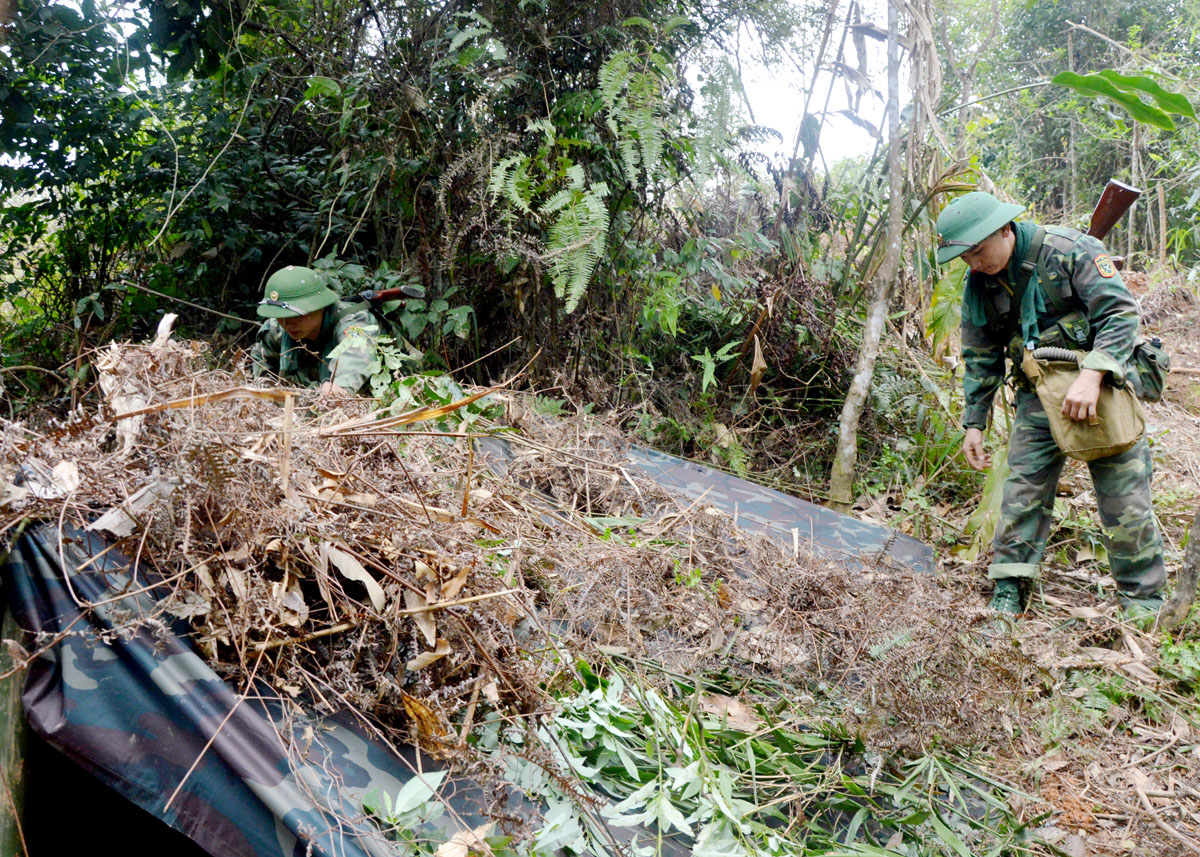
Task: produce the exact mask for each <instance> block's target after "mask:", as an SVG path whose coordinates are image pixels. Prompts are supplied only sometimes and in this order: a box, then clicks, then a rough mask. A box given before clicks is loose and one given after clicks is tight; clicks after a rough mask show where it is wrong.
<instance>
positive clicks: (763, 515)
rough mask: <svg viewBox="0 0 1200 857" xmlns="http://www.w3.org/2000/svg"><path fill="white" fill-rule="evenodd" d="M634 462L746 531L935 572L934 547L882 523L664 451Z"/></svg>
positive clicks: (640, 454) (633, 455) (825, 552)
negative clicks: (861, 518) (728, 518)
mask: <svg viewBox="0 0 1200 857" xmlns="http://www.w3.org/2000/svg"><path fill="white" fill-rule="evenodd" d="M627 455H628V456H629V460H630V461H632V462H633V463H634V464H635V465H637V467H638V469H640V470H641V471H642V472H643V473H645V474H646V476H648V477H649V478H651V479H653V480H654V481H655V482H657V483H658V484H659V485H661V486H663V487H664V488H669V489H672V490H675V491H679V492H680V493H682V494H683V495H684V496H686V497H688V498H689V499H691V500H696V499H698V498H700V497H703V498H704V500H705V502H707V503H709V504H711V505H713V506H715V507H716V508H718V509H720V510H722V511H723V512H727V513H728V514H730V515H733V516H735V518H736V519H737V522H738V525H739V526H740V527H742V528H743V529H744V530H746V531H747V532H761V533H763V534H764V535H767V536H770V537H771V538H774V539H778V540H781V541H783V542H785V543H787V544H791V543H793V541H794V542H795V543H796V544H798V546H799V547H803V548H807V549H809V550H811V551H812V552H813V553H815V554H818V555H821V556H828V557H832V558H840V559H843V560H846V561H848V562H856V561H858V560H862V559H868V558H869V559H871V560H873V561H875V562H881V563H887V564H888V565H891V566H893V567H896V568H903V569H908V570H910V571H916V572H919V573H921V574H933V572H934V570H935V569H936V565H937V563H936V559H935V558H934V555H933V548H931V547H930V546H929V545H927V544H925V543H924V542H920V541H917V540H916V539H914V538H912V537H911V536H906V535H903V534H902V533H898V532H896V531H895V530H892V529H888V528H887V527H885V526H882V525H880V524H872V523H869V522H867V521H861V520H859V519H858V518H854V517H851V516H850V515H843V514H842V513H840V512H835V511H833V510H832V509H826V508H825V507H824V506H818V505H817V504H815V503H809V502H808V501H807V500H801V499H800V498H799V497H793V496H791V495H790V494H784V493H783V492H782V491H776V490H774V489H772V488H764V487H763V486H761V485H756V484H755V483H753V482H750V481H748V480H746V479H739V478H738V477H736V476H730V475H729V474H728V473H722V472H721V471H719V470H714V469H713V468H711V467H705V466H704V465H703V464H697V463H695V462H693V461H686V460H684V459H682V458H677V457H675V456H674V455H668V454H667V453H665V452H659V451H658V450H655V449H646V448H645V447H638V446H631V447H629V449H628V450H627Z"/></svg>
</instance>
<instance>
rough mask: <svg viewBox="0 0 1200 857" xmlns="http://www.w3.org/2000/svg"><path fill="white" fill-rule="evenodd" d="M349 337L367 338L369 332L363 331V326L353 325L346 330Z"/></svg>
mask: <svg viewBox="0 0 1200 857" xmlns="http://www.w3.org/2000/svg"><path fill="white" fill-rule="evenodd" d="M346 335H347V336H366V335H367V332H366V331H365V330H363V328H362V325H361V324H352V325H350V326H349V327H347V328H346Z"/></svg>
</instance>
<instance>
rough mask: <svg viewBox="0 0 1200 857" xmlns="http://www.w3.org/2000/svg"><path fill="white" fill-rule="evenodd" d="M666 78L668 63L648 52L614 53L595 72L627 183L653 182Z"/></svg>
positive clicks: (660, 142)
mask: <svg viewBox="0 0 1200 857" xmlns="http://www.w3.org/2000/svg"><path fill="white" fill-rule="evenodd" d="M632 20H633V21H639V20H641V19H632ZM671 75H672V69H671V62H670V60H669V59H667V57H666V56H665V55H664V54H662V53H660V52H659V51H656V50H654V49H652V48H647V49H645V50H642V51H640V52H634V51H618V52H617V53H615V54H613V56H612V57H610V58H609V60H608V62H606V63H605V64H604V65H603V66H602V67H601V69H600V97H601V99H602V100H603V101H604V107H605V110H606V119H605V121H606V124H607V125H608V129H609V131H611V132H612V135H613V137H614V139H615V140H616V144H617V151H618V153H619V154H620V156H621V167H622V169H623V171H624V173H625V179H626V180H627V181H628V182H629V183H630V184H632V185H638V184H641V182H642V181H643V180H644V181H645V182H646V184H653V182H654V179H655V176H656V174H657V172H658V169H659V166H660V162H661V161H662V153H663V146H664V143H665V141H666V128H665V125H664V123H663V119H662V116H661V114H662V112H663V110H662V106H663V90H664V89H665V86H666V84H667V82H668V81H670V79H671Z"/></svg>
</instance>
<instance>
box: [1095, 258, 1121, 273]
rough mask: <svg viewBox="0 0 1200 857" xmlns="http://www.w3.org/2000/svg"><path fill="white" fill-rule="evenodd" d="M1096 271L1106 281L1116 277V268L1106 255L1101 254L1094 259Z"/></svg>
mask: <svg viewBox="0 0 1200 857" xmlns="http://www.w3.org/2000/svg"><path fill="white" fill-rule="evenodd" d="M1096 270H1097V271H1099V272H1100V276H1102V277H1104V278H1105V279H1107V278H1108V277H1115V276H1116V275H1117V266H1116V265H1114V264H1113V260H1112V257H1111V256H1109V255H1108V254H1107V253H1101V254H1100V255H1099V256H1097V257H1096Z"/></svg>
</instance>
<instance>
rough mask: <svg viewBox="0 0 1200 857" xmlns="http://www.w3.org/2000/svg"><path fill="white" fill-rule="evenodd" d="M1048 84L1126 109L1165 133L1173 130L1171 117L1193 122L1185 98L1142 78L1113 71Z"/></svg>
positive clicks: (1062, 76)
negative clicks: (1142, 95)
mask: <svg viewBox="0 0 1200 857" xmlns="http://www.w3.org/2000/svg"><path fill="white" fill-rule="evenodd" d="M1051 83H1056V84H1058V85H1059V86H1066V87H1069V88H1071V89H1073V90H1075V91H1076V92H1078V93H1081V94H1083V95H1103V96H1105V97H1107V98H1109V99H1111V100H1112V101H1114V102H1115V103H1117V104H1119V105H1120V106H1121V107H1123V108H1125V110H1127V111H1128V112H1129V115H1130V116H1132V117H1133V118H1134V119H1136V120H1138V121H1139V122H1145V123H1146V124H1147V125H1153V126H1154V127H1156V128H1161V129H1162V130H1164V131H1174V130H1175V122H1174V120H1173V119H1171V116H1170V114H1171V113H1175V114H1179V115H1183V116H1187V117H1189V118H1191V119H1195V118H1196V111H1195V110H1193V109H1192V105H1191V102H1189V101H1188V99H1187V97H1186V96H1184V95H1181V94H1179V93H1177V92H1168V91H1167V90H1165V89H1163V88H1162V86H1161V85H1160V84H1159V83H1158V81H1156V80H1154V79H1153V78H1151V77H1147V76H1145V75H1131V74H1121V73H1120V72H1117V71H1113V70H1112V69H1104V70H1102V71H1098V72H1093V73H1092V74H1086V75H1081V74H1076V73H1075V72H1072V71H1064V72H1060V73H1059V74H1056V75H1055V76H1054V79H1053V80H1052V81H1051ZM1141 94H1145V95H1148V96H1149V97H1150V98H1151V99H1152V100H1153V101H1154V102H1155V103H1154V104H1148V103H1147V102H1146V101H1144V100H1143V99H1142V98H1141Z"/></svg>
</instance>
